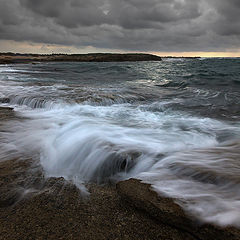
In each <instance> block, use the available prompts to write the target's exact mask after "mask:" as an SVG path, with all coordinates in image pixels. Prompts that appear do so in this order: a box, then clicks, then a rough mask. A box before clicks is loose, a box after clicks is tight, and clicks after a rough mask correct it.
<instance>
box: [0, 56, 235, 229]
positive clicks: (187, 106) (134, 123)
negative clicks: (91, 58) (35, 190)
mask: <svg viewBox="0 0 240 240" xmlns="http://www.w3.org/2000/svg"><path fill="white" fill-rule="evenodd" d="M0 102H1V104H0V105H2V106H12V107H14V110H15V112H16V114H17V115H18V116H20V117H22V119H21V120H13V121H9V122H7V123H6V124H5V125H4V126H3V130H2V132H1V140H2V143H1V152H0V158H1V159H8V158H12V157H15V156H16V155H25V156H28V155H29V156H32V157H33V158H35V159H36V161H38V160H40V163H41V165H42V167H43V169H44V171H45V175H46V177H50V176H57V177H60V176H63V177H65V178H66V179H68V180H72V181H74V182H75V184H76V185H77V186H79V187H80V188H81V186H82V184H83V183H85V182H92V181H93V182H97V183H108V182H111V181H113V182H116V181H119V180H122V179H128V178H131V177H135V178H139V179H142V180H144V181H145V182H148V183H151V184H152V186H153V188H154V189H155V190H156V191H157V192H158V193H160V194H164V195H166V196H170V197H173V198H175V199H177V200H176V201H177V202H178V203H179V204H180V205H181V206H183V208H184V209H185V210H186V211H188V212H190V213H191V214H192V215H194V216H195V217H198V218H199V219H200V220H203V221H206V222H214V223H216V224H219V225H224V226H225V225H235V226H240V59H219V58H217V59H164V60H163V61H162V62H136V63H135V62H134V63H129V62H124V63H39V64H36V65H35V64H21V65H20V64H19V65H1V66H0Z"/></svg>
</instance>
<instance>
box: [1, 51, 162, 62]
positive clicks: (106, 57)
mask: <svg viewBox="0 0 240 240" xmlns="http://www.w3.org/2000/svg"><path fill="white" fill-rule="evenodd" d="M161 60H162V59H161V57H159V56H156V55H152V54H143V53H128V54H118V53H89V54H51V55H41V54H14V53H0V64H13V63H33V62H127V61H129V62H138V61H161Z"/></svg>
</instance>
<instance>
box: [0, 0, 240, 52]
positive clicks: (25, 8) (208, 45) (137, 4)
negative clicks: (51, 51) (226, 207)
mask: <svg viewBox="0 0 240 240" xmlns="http://www.w3.org/2000/svg"><path fill="white" fill-rule="evenodd" d="M0 31H1V33H0V38H1V39H5V40H16V41H32V42H38V43H47V44H48V43H49V44H63V45H74V46H79V47H81V46H93V47H97V48H115V49H117V48H118V49H123V50H140V51H224V50H225V49H231V48H239V47H240V41H239V40H240V1H239V0H228V1H225V0H148V1H146V0H112V1H111V0H41V1H39V0H37V1H36V0H11V1H10V0H0Z"/></svg>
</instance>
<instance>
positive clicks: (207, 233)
mask: <svg viewBox="0 0 240 240" xmlns="http://www.w3.org/2000/svg"><path fill="white" fill-rule="evenodd" d="M117 191H118V193H119V195H120V196H121V197H122V198H123V199H124V200H126V201H127V202H129V203H130V204H131V205H132V206H134V207H136V208H137V209H141V210H144V212H146V213H148V214H149V215H151V216H152V217H153V218H154V219H156V220H157V221H159V222H161V223H164V224H167V225H169V226H172V227H175V228H176V229H180V230H182V231H184V232H186V233H189V234H191V235H192V236H193V237H194V238H195V239H199V240H213V239H214V240H230V239H231V240H239V239H240V231H239V230H238V229H235V228H225V229H223V228H220V227H217V226H214V225H211V224H204V225H199V223H197V221H194V220H193V219H192V218H190V217H189V216H187V215H186V213H185V212H184V211H183V210H182V208H181V207H180V206H179V205H177V204H176V203H175V202H174V200H173V199H170V198H166V197H160V196H158V194H157V193H156V192H154V191H153V190H152V189H151V186H150V185H149V184H145V183H142V182H141V181H140V180H137V179H129V180H127V181H122V182H119V183H118V184H117Z"/></svg>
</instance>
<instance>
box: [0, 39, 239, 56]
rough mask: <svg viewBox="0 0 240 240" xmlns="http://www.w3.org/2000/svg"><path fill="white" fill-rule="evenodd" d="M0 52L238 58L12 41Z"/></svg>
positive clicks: (1, 46) (234, 53) (3, 43)
mask: <svg viewBox="0 0 240 240" xmlns="http://www.w3.org/2000/svg"><path fill="white" fill-rule="evenodd" d="M0 52H13V53H35V54H52V53H63V54H86V53H96V52H98V53H150V54H154V55H158V56H162V57H164V56H173V57H240V49H236V50H234V51H233V49H230V50H226V51H225V52H200V51H196V52H160V51H159V52H141V51H124V50H121V49H100V48H95V47H92V46H86V47H75V46H66V45H57V44H43V43H32V42H17V41H13V40H0Z"/></svg>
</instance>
